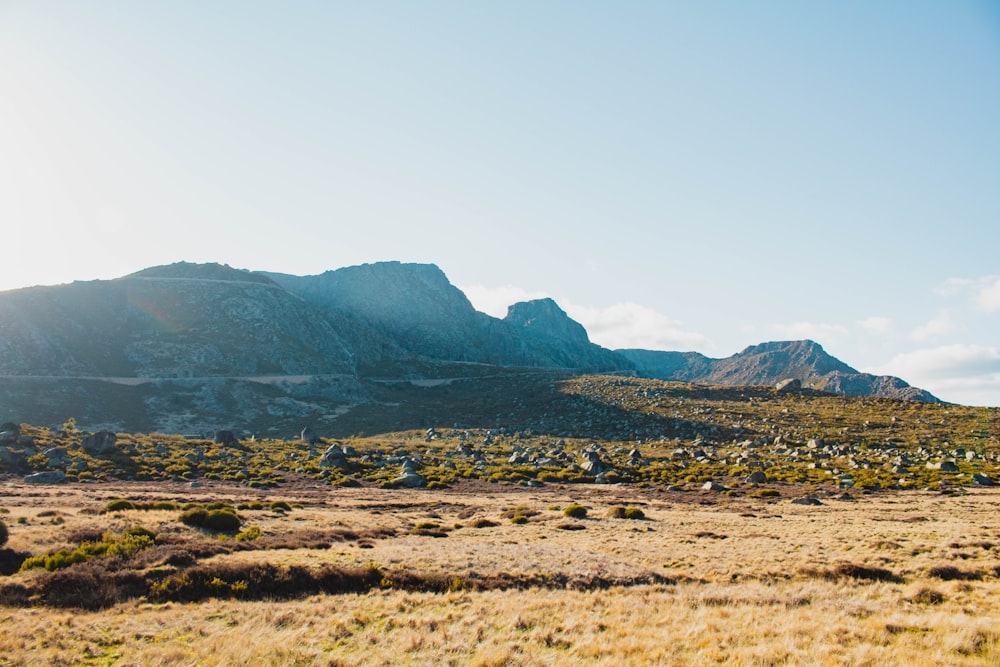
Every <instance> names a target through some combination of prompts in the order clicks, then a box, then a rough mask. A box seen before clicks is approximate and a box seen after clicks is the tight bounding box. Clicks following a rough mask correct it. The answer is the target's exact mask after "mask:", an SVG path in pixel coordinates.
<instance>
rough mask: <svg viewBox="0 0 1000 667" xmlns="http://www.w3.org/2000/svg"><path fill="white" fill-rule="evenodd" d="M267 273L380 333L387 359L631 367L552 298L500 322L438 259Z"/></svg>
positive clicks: (341, 317) (337, 315)
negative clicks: (452, 278) (472, 298)
mask: <svg viewBox="0 0 1000 667" xmlns="http://www.w3.org/2000/svg"><path fill="white" fill-rule="evenodd" d="M262 275H266V276H267V277H268V278H270V279H272V280H274V281H275V282H276V283H277V284H279V285H281V286H283V287H285V288H286V289H287V290H289V291H290V292H292V293H293V294H296V295H297V296H299V297H301V298H302V299H304V300H305V301H307V302H309V303H311V304H313V305H315V306H317V307H319V308H321V309H322V310H324V311H325V312H326V313H327V315H328V316H329V317H332V318H333V319H335V320H337V321H341V322H344V323H348V324H350V327H351V328H353V329H354V330H355V331H358V330H367V331H371V332H374V335H375V336H376V337H377V338H378V339H379V340H380V341H382V343H381V344H380V345H379V354H378V355H377V360H378V361H381V362H385V361H386V360H387V359H395V360H396V361H398V362H405V361H406V360H407V359H408V358H420V359H425V360H432V361H447V362H464V363H479V364H490V365H498V366H528V367H546V368H548V367H561V368H572V369H577V370H586V371H617V370H621V369H623V368H630V367H631V364H630V363H629V362H628V361H627V360H625V359H624V358H622V357H621V356H619V355H617V354H615V353H614V352H611V351H610V350H606V349H605V348H602V347H600V346H598V345H594V344H593V343H591V342H590V340H589V339H588V338H587V332H586V331H585V330H584V328H583V327H582V326H581V325H580V324H579V323H577V322H574V321H573V320H571V319H570V318H569V316H568V315H566V313H564V312H563V311H562V309H560V308H559V306H557V305H556V304H555V302H554V301H552V300H551V299H545V300H541V301H538V302H534V301H532V302H526V303H521V304H515V305H514V306H511V309H510V311H509V312H508V314H507V317H505V318H504V319H503V320H499V319H497V318H494V317H490V316H489V315H486V314H484V313H480V312H478V311H477V310H476V309H475V308H473V306H472V304H471V303H470V302H469V300H468V299H467V298H466V296H465V294H463V293H462V291H461V290H459V289H458V288H457V287H455V286H454V285H452V284H451V283H450V282H449V281H448V278H447V277H446V276H445V274H444V272H443V271H441V269H439V268H438V267H437V266H435V265H433V264H403V263H400V262H378V263H375V264H363V265H361V266H351V267H346V268H342V269H337V270H334V271H327V272H325V273H322V274H320V275H315V276H293V275H288V274H280V273H267V274H262ZM529 320H530V321H529ZM345 335H349V334H345ZM362 352H363V353H362V354H361V355H359V357H358V360H359V363H360V364H361V365H362V367H363V368H364V367H365V366H366V365H367V366H374V361H375V359H372V358H369V357H370V356H371V353H372V351H371V350H362Z"/></svg>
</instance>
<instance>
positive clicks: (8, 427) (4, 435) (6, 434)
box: [0, 422, 21, 445]
mask: <svg viewBox="0 0 1000 667" xmlns="http://www.w3.org/2000/svg"><path fill="white" fill-rule="evenodd" d="M19 437H21V426H20V425H19V424H15V423H14V422H4V423H3V424H0V445H13V444H14V443H15V442H17V439H18V438H19Z"/></svg>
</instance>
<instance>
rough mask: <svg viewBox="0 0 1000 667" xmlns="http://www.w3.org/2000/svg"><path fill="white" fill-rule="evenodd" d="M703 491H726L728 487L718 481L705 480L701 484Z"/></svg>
mask: <svg viewBox="0 0 1000 667" xmlns="http://www.w3.org/2000/svg"><path fill="white" fill-rule="evenodd" d="M701 490H702V491H725V490H726V487H724V486H722V485H721V484H719V483H717V482H705V483H704V484H702V485H701Z"/></svg>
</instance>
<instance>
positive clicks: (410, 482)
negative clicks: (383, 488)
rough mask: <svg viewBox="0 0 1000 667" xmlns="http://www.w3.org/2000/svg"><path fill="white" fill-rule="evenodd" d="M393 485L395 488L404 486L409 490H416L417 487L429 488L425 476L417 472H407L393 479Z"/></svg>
mask: <svg viewBox="0 0 1000 667" xmlns="http://www.w3.org/2000/svg"><path fill="white" fill-rule="evenodd" d="M392 484H393V486H403V487H406V488H408V489H415V488H417V487H421V486H427V480H426V479H425V478H424V476H423V475H420V474H417V473H415V472H406V473H403V474H402V475H400V476H399V477H396V478H395V479H393V480H392Z"/></svg>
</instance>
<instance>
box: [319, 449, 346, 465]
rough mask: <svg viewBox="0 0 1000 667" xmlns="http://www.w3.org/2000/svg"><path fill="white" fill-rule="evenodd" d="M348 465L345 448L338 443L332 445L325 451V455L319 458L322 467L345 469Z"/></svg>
mask: <svg viewBox="0 0 1000 667" xmlns="http://www.w3.org/2000/svg"><path fill="white" fill-rule="evenodd" d="M347 465H348V464H347V455H346V454H344V450H343V449H341V448H340V445H338V444H337V443H333V444H332V445H330V446H329V447H328V448H327V450H326V451H325V452H323V456H322V458H320V460H319V467H320V468H339V469H341V470H345V469H346V468H347Z"/></svg>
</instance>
